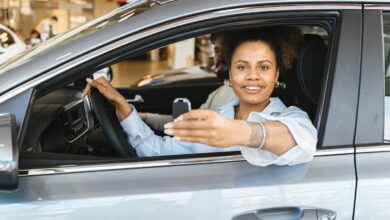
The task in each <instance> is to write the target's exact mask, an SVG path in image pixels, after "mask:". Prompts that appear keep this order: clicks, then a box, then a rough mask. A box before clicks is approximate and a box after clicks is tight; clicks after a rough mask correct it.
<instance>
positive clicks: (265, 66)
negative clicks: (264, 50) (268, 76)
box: [259, 65, 269, 71]
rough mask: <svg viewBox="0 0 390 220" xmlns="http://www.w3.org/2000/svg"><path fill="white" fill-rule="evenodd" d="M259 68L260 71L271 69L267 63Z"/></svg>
mask: <svg viewBox="0 0 390 220" xmlns="http://www.w3.org/2000/svg"><path fill="white" fill-rule="evenodd" d="M259 70H260V71H267V70H269V66H267V65H260V66H259Z"/></svg>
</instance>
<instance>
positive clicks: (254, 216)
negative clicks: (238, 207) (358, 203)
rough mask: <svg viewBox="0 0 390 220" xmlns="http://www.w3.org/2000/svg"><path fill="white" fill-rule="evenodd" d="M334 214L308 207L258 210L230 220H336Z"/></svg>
mask: <svg viewBox="0 0 390 220" xmlns="http://www.w3.org/2000/svg"><path fill="white" fill-rule="evenodd" d="M336 216H337V215H336V212H334V211H330V210H326V209H317V208H310V207H280V208H268V209H259V210H254V211H249V212H245V213H242V214H239V215H236V216H234V217H233V218H232V220H336Z"/></svg>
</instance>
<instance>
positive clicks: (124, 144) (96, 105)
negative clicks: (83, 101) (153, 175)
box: [89, 88, 137, 157]
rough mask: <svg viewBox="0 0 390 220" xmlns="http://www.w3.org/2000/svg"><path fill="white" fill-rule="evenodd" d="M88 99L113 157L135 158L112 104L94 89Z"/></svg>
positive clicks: (135, 155) (135, 154) (134, 152)
mask: <svg viewBox="0 0 390 220" xmlns="http://www.w3.org/2000/svg"><path fill="white" fill-rule="evenodd" d="M89 98H90V103H91V107H92V110H93V112H94V113H95V115H96V118H97V120H98V121H99V123H100V126H101V127H102V130H103V134H104V137H105V138H106V140H107V143H108V144H109V145H110V146H111V149H112V150H113V152H114V153H115V155H117V156H121V157H129V156H131V157H137V153H136V151H135V150H134V148H133V146H132V145H131V144H130V143H129V142H128V141H127V135H126V134H125V133H124V132H123V131H122V127H121V125H120V123H119V119H118V117H117V115H116V111H115V108H114V107H113V106H112V104H111V103H109V101H108V100H107V99H106V98H105V97H104V96H103V95H102V94H100V92H99V91H98V90H96V89H94V88H93V89H92V91H91V95H90V97H89Z"/></svg>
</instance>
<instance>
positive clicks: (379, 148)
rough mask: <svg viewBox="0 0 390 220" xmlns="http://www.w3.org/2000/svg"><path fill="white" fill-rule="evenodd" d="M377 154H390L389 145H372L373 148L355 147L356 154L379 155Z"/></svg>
mask: <svg viewBox="0 0 390 220" xmlns="http://www.w3.org/2000/svg"><path fill="white" fill-rule="evenodd" d="M379 152H390V145H374V146H364V147H356V153H357V154H364V153H379Z"/></svg>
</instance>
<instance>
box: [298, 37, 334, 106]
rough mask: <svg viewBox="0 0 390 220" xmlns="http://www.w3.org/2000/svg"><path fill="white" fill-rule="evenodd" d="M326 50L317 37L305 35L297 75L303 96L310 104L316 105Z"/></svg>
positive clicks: (320, 39)
mask: <svg viewBox="0 0 390 220" xmlns="http://www.w3.org/2000/svg"><path fill="white" fill-rule="evenodd" d="M326 52H327V48H326V45H325V43H324V41H323V40H322V38H321V37H320V36H319V35H314V34H305V35H304V41H303V43H302V46H301V49H300V51H299V54H298V59H297V74H298V81H299V84H300V87H301V90H302V92H303V94H304V95H305V97H306V99H308V100H309V101H310V102H312V103H314V104H317V102H318V99H319V96H320V92H321V84H322V78H323V75H324V64H325V58H326Z"/></svg>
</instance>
